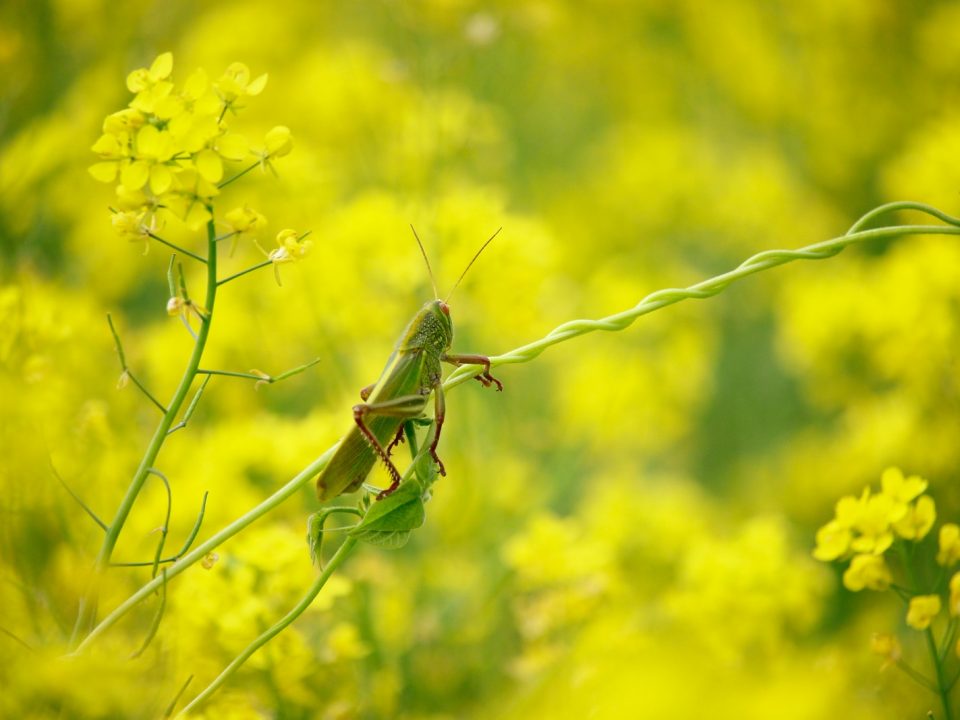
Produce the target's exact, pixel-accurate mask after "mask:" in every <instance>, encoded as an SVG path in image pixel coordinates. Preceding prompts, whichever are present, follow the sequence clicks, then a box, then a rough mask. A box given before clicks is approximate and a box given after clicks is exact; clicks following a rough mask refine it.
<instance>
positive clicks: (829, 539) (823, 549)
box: [813, 520, 853, 562]
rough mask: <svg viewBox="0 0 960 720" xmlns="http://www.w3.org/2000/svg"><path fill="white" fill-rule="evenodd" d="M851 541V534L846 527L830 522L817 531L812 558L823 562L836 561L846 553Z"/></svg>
mask: <svg viewBox="0 0 960 720" xmlns="http://www.w3.org/2000/svg"><path fill="white" fill-rule="evenodd" d="M852 539H853V533H852V532H850V528H849V527H848V526H845V525H843V524H842V523H841V522H840V521H838V520H831V521H830V522H828V523H827V524H826V525H824V526H823V527H822V528H820V529H819V530H817V547H816V548H815V549H814V551H813V556H814V557H815V558H816V559H817V560H822V561H823V562H830V561H831V560H836V559H837V558H839V557H842V556H843V555H845V554H846V553H847V551H848V550H849V549H850V541H851V540H852Z"/></svg>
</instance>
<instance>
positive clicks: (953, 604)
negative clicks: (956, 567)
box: [947, 573, 960, 617]
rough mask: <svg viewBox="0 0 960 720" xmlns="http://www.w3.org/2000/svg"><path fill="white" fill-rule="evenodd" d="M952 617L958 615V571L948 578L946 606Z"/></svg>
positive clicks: (959, 602)
mask: <svg viewBox="0 0 960 720" xmlns="http://www.w3.org/2000/svg"><path fill="white" fill-rule="evenodd" d="M947 609H948V610H949V611H950V614H951V615H953V616H954V617H956V616H958V615H960V573H954V574H953V577H952V578H950V604H949V606H948V607H947Z"/></svg>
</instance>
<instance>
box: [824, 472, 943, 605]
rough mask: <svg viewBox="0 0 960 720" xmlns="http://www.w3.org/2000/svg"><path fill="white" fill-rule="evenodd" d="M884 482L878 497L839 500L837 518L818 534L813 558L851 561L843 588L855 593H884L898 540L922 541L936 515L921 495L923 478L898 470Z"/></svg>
mask: <svg viewBox="0 0 960 720" xmlns="http://www.w3.org/2000/svg"><path fill="white" fill-rule="evenodd" d="M880 482H881V491H880V493H879V494H875V493H873V492H872V491H871V489H870V488H869V487H867V488H864V490H863V493H862V494H861V495H860V497H859V498H857V497H854V496H852V495H848V496H846V497H843V498H841V499H840V501H839V502H838V503H837V506H836V513H835V515H834V518H833V519H832V520H831V521H830V522H828V523H827V524H826V525H824V526H823V527H821V528H820V530H818V531H817V547H816V548H815V549H814V551H813V556H814V557H815V558H816V559H817V560H822V561H824V562H830V561H832V560H841V559H846V558H852V559H851V561H850V565H849V567H848V568H847V571H846V572H845V573H844V575H843V584H844V585H845V586H846V587H847V589H848V590H852V591H854V592H857V591H860V590H863V589H864V588H868V589H870V590H886V589H887V587H888V586H889V585H890V570H889V568H888V567H887V565H886V563H885V561H884V559H883V554H884V553H885V552H886V551H887V550H888V549H889V548H890V547H891V546H892V545H893V542H894V539H895V538H897V537H899V538H902V539H904V540H913V541H919V540H922V539H923V538H924V537H925V536H926V535H927V533H929V532H930V529H931V528H932V527H933V523H934V521H935V520H936V516H937V512H936V506H935V504H934V502H933V498H931V497H930V496H929V495H924V494H923V493H924V491H925V490H926V489H927V481H926V480H924V479H923V478H921V477H919V476H916V475H912V476H910V477H904V475H903V472H902V471H901V470H899V469H898V468H889V469H887V470H886V471H885V472H884V473H883V476H882V477H881V480H880Z"/></svg>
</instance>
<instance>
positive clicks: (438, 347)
mask: <svg viewBox="0 0 960 720" xmlns="http://www.w3.org/2000/svg"><path fill="white" fill-rule="evenodd" d="M410 229H411V230H413V227H412V226H411V228H410ZM499 232H500V230H497V232H495V233H494V234H493V235H492V236H491V237H490V239H489V240H487V241H486V242H485V243H484V244H483V246H482V247H481V248H480V249H479V250H478V251H477V253H476V255H474V256H473V259H472V260H470V262H469V263H468V264H467V267H466V268H465V269H464V271H463V273H461V275H460V278H459V279H458V280H457V282H456V283H455V284H454V286H453V290H456V289H457V285H459V284H460V280H463V277H464V275H466V274H467V270H469V269H470V266H471V265H473V263H474V261H475V260H476V259H477V258H478V257H480V253H482V252H483V250H484V248H486V247H487V245H489V244H490V243H491V242H492V241H493V238H495V237H496V236H497V234H498V233H499ZM413 235H414V237H415V238H416V240H417V245H418V246H419V247H420V252H421V253H422V254H423V259H424V261H425V262H426V264H427V271H428V272H429V273H430V281H431V283H433V290H434V296H437V295H438V293H437V288H436V283H435V282H434V279H433V270H432V269H431V268H430V260H429V259H428V258H427V253H426V251H425V250H424V249H423V243H421V242H420V238H419V237H418V236H417V231H416V230H413ZM453 290H451V291H450V294H448V295H447V298H446V300H449V299H450V295H452V294H453ZM446 300H440V299H439V298H438V299H436V300H431V301H430V302H428V303H426V304H425V305H424V306H423V307H422V308H420V310H419V312H417V314H416V315H414V316H413V319H412V320H411V321H410V323H409V324H408V325H407V327H406V329H405V330H404V331H403V334H402V335H401V336H400V339H399V340H397V344H396V346H395V347H394V350H393V353H392V354H391V355H390V358H389V359H388V360H387V366H386V367H385V368H384V369H383V372H382V373H381V374H380V379H379V380H378V381H377V382H376V383H374V384H373V385H368V386H367V387H365V388H363V389H362V390H361V391H360V399H361V400H363V402H362V403H360V404H359V405H354V406H353V420H354V422H355V423H356V426H355V427H354V428H353V429H352V430H351V431H350V432H349V434H347V436H346V437H345V438H344V439H343V442H341V443H340V446H339V447H338V448H337V450H336V452H335V453H334V454H333V457H332V458H330V462H329V463H327V466H326V467H325V468H324V469H323V470H322V471H321V472H320V475H319V477H317V496H318V497H319V498H320V500H321V502H323V501H326V500H330V499H331V498H335V497H337V496H338V495H340V494H342V493H349V492H353V491H354V490H357V489H358V488H360V486H361V485H363V481H364V480H366V478H367V475H369V474H370V471H371V470H372V469H373V465H374V463H375V462H376V460H377V458H380V460H381V461H383V464H384V465H385V466H386V468H387V471H388V472H389V473H390V478H391V481H392V482H391V483H390V486H389V487H388V488H386V489H385V490H383V491H381V492H380V493H379V494H378V495H377V499H378V500H381V499H383V498H384V497H386V496H387V495H389V494H390V493H392V492H393V491H394V490H396V489H397V486H399V485H400V472H399V471H398V470H397V468H396V466H395V465H394V464H393V461H392V460H391V459H390V452H391V451H392V450H393V448H394V447H395V446H396V445H398V444H399V443H400V442H401V441H402V440H403V433H404V426H405V425H406V424H407V423H408V422H411V421H415V420H418V419H420V418H422V416H423V411H424V410H425V409H426V407H427V399H428V398H429V397H430V393H431V392H432V393H433V397H434V420H435V422H436V424H437V428H436V432H435V433H434V435H433V442H432V443H431V444H430V454H431V456H432V457H433V460H434V461H435V462H436V463H437V470H438V472H439V473H440V474H441V475H444V476H445V475H446V474H447V473H446V469H445V468H444V466H443V462H442V461H441V460H440V458H439V457H438V456H437V443H438V442H439V441H440V429H441V428H442V427H443V420H444V417H445V415H446V412H445V403H444V397H443V386H442V385H441V382H440V379H441V376H442V371H441V364H440V363H441V362H447V363H450V364H451V365H457V366H458V365H482V366H483V370H482V372H480V373H478V374H477V375H476V376H475V377H476V379H477V380H479V381H480V382H481V383H482V384H483V385H484V387H490V386H491V385H495V386H496V388H497V390H498V391H500V390H503V384H502V383H501V382H500V381H499V380H497V379H496V378H495V377H493V375H491V374H490V358H488V357H487V356H486V355H454V354H451V353H449V352H448V350H449V349H450V345H451V344H452V343H453V321H452V320H451V319H450V308H449V306H448V305H447V302H446ZM391 438H392V439H391ZM386 443H389V444H388V445H386V448H384V445H385V444H386Z"/></svg>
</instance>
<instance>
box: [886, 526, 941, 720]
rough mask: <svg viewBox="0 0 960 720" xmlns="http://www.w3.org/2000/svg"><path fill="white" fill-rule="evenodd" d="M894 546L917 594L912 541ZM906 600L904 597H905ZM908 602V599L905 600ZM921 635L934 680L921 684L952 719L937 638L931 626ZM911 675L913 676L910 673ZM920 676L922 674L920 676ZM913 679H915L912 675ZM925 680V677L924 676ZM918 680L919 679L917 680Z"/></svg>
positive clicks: (899, 542)
mask: <svg viewBox="0 0 960 720" xmlns="http://www.w3.org/2000/svg"><path fill="white" fill-rule="evenodd" d="M894 546H895V547H896V548H897V551H898V552H899V554H900V561H901V562H902V563H903V571H904V573H905V574H906V576H907V579H908V580H909V582H910V584H911V585H912V586H913V587H915V588H918V591H917V592H918V594H919V593H920V592H921V591H920V590H919V588H920V585H918V584H917V576H916V572H915V571H914V568H913V562H912V560H913V548H914V546H913V543H909V542H907V541H906V540H897V541H896V542H895V543H894ZM905 600H906V598H905ZM907 602H909V601H907ZM923 635H924V637H925V638H926V641H927V650H929V652H930V661H931V662H932V663H933V672H934V677H935V678H936V682H935V683H932V682H929V681H925V682H922V683H921V684H922V685H924V687H926V688H928V689H929V690H930V691H931V692H933V694H934V695H936V696H937V697H939V698H940V703H941V705H943V717H944V720H953V710H952V709H951V708H950V687H951V686H950V684H949V683H948V682H947V680H946V675H945V673H944V669H945V668H944V666H943V662H942V661H941V657H940V651H939V649H938V648H937V640H936V638H935V637H934V636H933V628H931V627H927V628H925V629H924V631H923ZM911 677H914V676H913V675H911ZM921 677H922V676H921ZM914 679H916V678H915V677H914ZM924 680H926V678H924ZM918 682H919V681H918Z"/></svg>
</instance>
